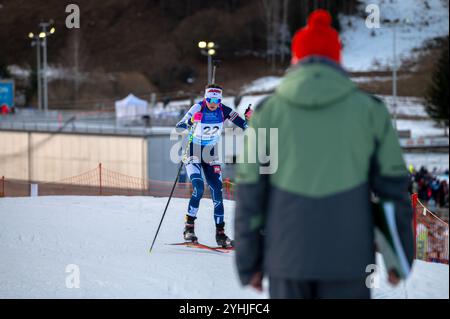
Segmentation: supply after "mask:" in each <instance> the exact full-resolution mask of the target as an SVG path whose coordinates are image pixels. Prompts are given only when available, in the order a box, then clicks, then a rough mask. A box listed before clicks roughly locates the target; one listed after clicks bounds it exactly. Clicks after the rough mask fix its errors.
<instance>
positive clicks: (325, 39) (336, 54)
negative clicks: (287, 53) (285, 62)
mask: <svg viewBox="0 0 450 319" xmlns="http://www.w3.org/2000/svg"><path fill="white" fill-rule="evenodd" d="M331 22H332V18H331V15H330V14H329V13H328V11H325V10H322V9H319V10H316V11H314V12H313V13H311V15H310V16H309V18H308V25H307V26H306V27H304V28H302V29H300V30H298V31H297V33H296V34H295V35H294V38H293V39H292V48H291V50H292V64H296V63H297V62H298V61H299V60H301V59H303V58H305V57H307V56H311V55H321V56H325V57H327V58H329V59H331V60H333V61H335V62H337V63H339V64H340V63H341V48H342V46H341V41H340V39H339V34H338V33H337V31H336V30H335V29H334V28H333V27H332V26H331Z"/></svg>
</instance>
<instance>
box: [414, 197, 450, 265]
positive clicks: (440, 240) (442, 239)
mask: <svg viewBox="0 0 450 319" xmlns="http://www.w3.org/2000/svg"><path fill="white" fill-rule="evenodd" d="M412 204H413V209H414V237H415V257H416V259H420V260H424V261H429V262H436V263H443V264H447V265H448V249H449V247H448V223H446V222H445V221H443V220H442V219H440V218H439V217H438V216H436V215H435V214H433V213H432V212H431V211H430V210H429V209H428V208H426V207H425V205H424V204H422V203H421V202H420V200H419V199H418V196H417V194H413V195H412Z"/></svg>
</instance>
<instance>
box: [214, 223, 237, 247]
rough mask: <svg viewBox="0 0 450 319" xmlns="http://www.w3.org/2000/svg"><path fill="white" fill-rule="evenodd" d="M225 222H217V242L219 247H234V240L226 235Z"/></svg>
mask: <svg viewBox="0 0 450 319" xmlns="http://www.w3.org/2000/svg"><path fill="white" fill-rule="evenodd" d="M224 228H225V223H221V224H216V242H217V245H218V246H219V247H223V248H230V247H234V240H231V239H230V238H229V237H228V236H227V235H225V229H224Z"/></svg>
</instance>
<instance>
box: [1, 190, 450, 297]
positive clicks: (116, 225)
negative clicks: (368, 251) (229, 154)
mask: <svg viewBox="0 0 450 319" xmlns="http://www.w3.org/2000/svg"><path fill="white" fill-rule="evenodd" d="M166 200H167V199H166V198H152V197H118V196H117V197H80V196H59V197H58V196H49V197H37V198H2V199H0V256H1V262H0V298H13V297H17V298H43V297H45V298H52V297H56V298H88V297H91V298H120V297H122V298H202V299H203V298H266V297H267V293H264V294H258V293H256V292H254V291H252V290H251V289H249V288H242V287H241V286H240V284H239V283H238V280H237V276H236V271H235V265H234V258H233V255H234V253H229V254H218V253H215V252H210V251H202V250H194V249H191V248H186V247H176V246H169V245H166V244H167V243H174V242H180V241H181V240H182V236H181V233H182V229H183V215H184V212H185V209H186V205H187V200H186V199H174V200H173V202H172V203H171V205H170V207H169V211H168V213H167V215H166V219H165V221H164V223H163V226H162V228H161V231H160V236H159V238H158V240H157V242H156V245H155V247H154V251H153V252H152V254H151V255H149V253H148V249H149V246H150V243H151V240H152V239H153V236H154V234H155V231H156V228H157V225H158V223H159V219H160V216H161V213H162V211H163V208H164V206H165V203H166ZM212 209H213V208H212V203H211V201H210V200H203V201H202V205H201V208H200V211H199V219H198V222H197V233H198V236H199V238H200V239H201V241H203V242H204V243H205V244H214V229H213V228H214V224H213V219H212ZM233 210H234V203H233V202H230V201H225V214H226V223H227V225H228V232H229V234H230V235H232V233H233V232H232V224H233ZM72 264H73V265H76V266H77V267H79V271H80V288H72V289H69V288H66V279H67V276H69V275H70V274H71V268H68V269H67V270H68V271H69V272H70V273H66V267H67V266H68V265H72ZM381 279H382V281H381V287H380V288H378V289H374V291H373V294H374V297H375V298H405V297H408V298H448V266H445V265H438V264H428V263H424V262H417V263H416V267H415V268H414V273H413V275H412V277H411V279H410V280H408V282H407V283H406V289H407V291H405V285H400V286H399V287H398V288H396V289H392V288H391V287H389V286H388V284H387V283H386V281H385V278H384V277H383V276H381Z"/></svg>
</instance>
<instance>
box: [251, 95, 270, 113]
mask: <svg viewBox="0 0 450 319" xmlns="http://www.w3.org/2000/svg"><path fill="white" fill-rule="evenodd" d="M272 98H273V95H268V96H266V97H265V98H263V99H262V100H261V101H259V102H258V103H257V104H256V105H255V107H254V111H255V112H258V113H260V112H262V111H263V109H265V108H267V107H268V105H269V104H270V101H271V100H272Z"/></svg>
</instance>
